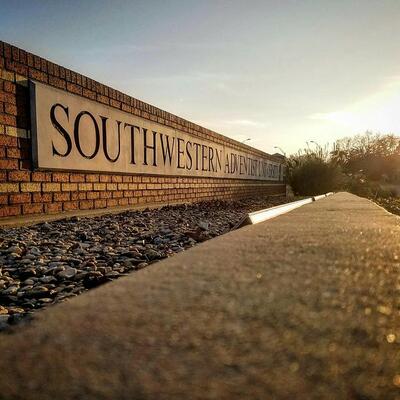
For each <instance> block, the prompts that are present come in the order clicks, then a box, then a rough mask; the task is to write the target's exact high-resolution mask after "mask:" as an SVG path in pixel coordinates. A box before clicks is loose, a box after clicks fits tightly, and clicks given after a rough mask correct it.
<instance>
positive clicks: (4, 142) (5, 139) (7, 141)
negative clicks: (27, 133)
mask: <svg viewBox="0 0 400 400" xmlns="http://www.w3.org/2000/svg"><path fill="white" fill-rule="evenodd" d="M17 145H18V141H17V138H16V137H13V136H8V135H0V146H7V147H9V146H10V147H17Z"/></svg>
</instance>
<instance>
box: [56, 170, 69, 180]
mask: <svg viewBox="0 0 400 400" xmlns="http://www.w3.org/2000/svg"><path fill="white" fill-rule="evenodd" d="M53 182H69V174H68V173H60V172H54V173H53Z"/></svg>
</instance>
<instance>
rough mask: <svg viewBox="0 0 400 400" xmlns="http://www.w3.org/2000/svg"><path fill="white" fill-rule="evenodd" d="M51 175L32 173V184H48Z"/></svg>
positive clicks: (47, 173)
mask: <svg viewBox="0 0 400 400" xmlns="http://www.w3.org/2000/svg"><path fill="white" fill-rule="evenodd" d="M50 181H51V173H49V172H32V182H50Z"/></svg>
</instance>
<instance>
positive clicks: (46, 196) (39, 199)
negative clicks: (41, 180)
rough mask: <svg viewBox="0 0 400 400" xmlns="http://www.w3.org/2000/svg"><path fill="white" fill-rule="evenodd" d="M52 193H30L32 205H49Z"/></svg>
mask: <svg viewBox="0 0 400 400" xmlns="http://www.w3.org/2000/svg"><path fill="white" fill-rule="evenodd" d="M52 198H53V194H52V193H32V200H33V202H34V203H49V202H51V201H52Z"/></svg>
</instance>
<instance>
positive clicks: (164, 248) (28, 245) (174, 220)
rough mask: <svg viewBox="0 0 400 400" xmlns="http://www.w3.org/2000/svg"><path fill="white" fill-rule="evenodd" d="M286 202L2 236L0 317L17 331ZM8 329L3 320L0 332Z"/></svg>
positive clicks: (252, 202) (62, 223) (60, 224)
mask: <svg viewBox="0 0 400 400" xmlns="http://www.w3.org/2000/svg"><path fill="white" fill-rule="evenodd" d="M285 201H286V199H285V198H283V197H263V198H260V199H246V200H241V201H234V202H222V201H212V202H202V203H197V204H192V205H178V206H167V207H163V208H160V209H152V210H150V209H146V210H143V211H133V210H132V211H126V212H123V213H120V214H109V215H102V216H96V217H87V218H80V217H79V218H78V217H72V218H64V219H62V220H58V221H53V222H45V223H40V224H36V225H33V226H22V227H7V228H3V229H2V228H0V265H1V268H0V307H1V308H0V314H1V315H6V316H7V318H8V315H9V314H10V315H11V314H12V315H14V316H15V317H14V318H13V319H12V321H13V323H16V322H18V321H19V320H21V319H22V318H23V316H24V315H25V314H29V315H30V314H31V313H33V312H35V311H37V310H38V309H41V308H43V307H46V306H48V305H50V304H54V303H57V302H60V301H64V300H65V299H68V298H70V297H74V296H76V295H78V294H80V293H82V292H83V291H85V290H88V289H91V288H94V287H97V286H99V285H102V284H104V283H106V282H109V281H111V280H114V279H117V278H119V277H120V276H124V275H126V274H127V273H129V272H132V271H136V270H139V269H142V268H144V267H146V266H148V265H149V264H151V263H154V262H156V261H159V260H161V259H163V258H166V257H170V256H171V255H173V254H175V253H179V252H182V251H184V250H186V249H188V248H191V247H193V246H194V245H196V243H198V242H203V241H205V240H208V239H211V238H213V237H215V236H218V235H221V234H223V233H226V232H228V231H229V230H230V229H231V228H232V227H233V226H234V225H235V224H236V223H237V222H238V221H239V220H240V219H241V218H242V217H243V216H244V215H245V214H246V213H247V212H250V211H256V210H259V209H263V208H267V207H272V206H274V205H277V204H280V203H283V202H285ZM5 326H6V319H5V318H3V320H2V324H1V326H0V329H1V327H2V328H4V327H5Z"/></svg>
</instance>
